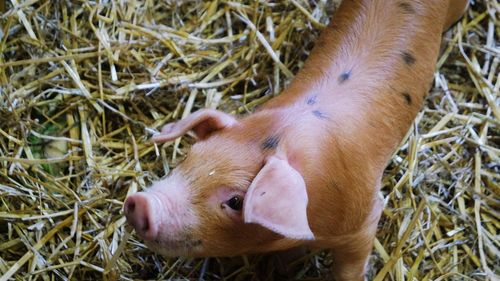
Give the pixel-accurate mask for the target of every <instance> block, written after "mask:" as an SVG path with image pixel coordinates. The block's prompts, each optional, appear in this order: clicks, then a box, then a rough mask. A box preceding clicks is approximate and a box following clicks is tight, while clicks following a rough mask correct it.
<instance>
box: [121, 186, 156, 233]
mask: <svg viewBox="0 0 500 281" xmlns="http://www.w3.org/2000/svg"><path fill="white" fill-rule="evenodd" d="M154 200H155V198H152V197H151V195H150V194H147V193H144V192H139V193H136V194H134V195H131V196H129V197H128V198H127V200H125V205H124V207H123V209H124V212H125V216H126V217H127V221H128V223H129V224H131V225H132V226H133V227H134V228H135V231H136V232H137V234H138V235H139V237H141V238H142V239H144V240H150V241H151V240H154V239H156V236H157V235H158V222H157V220H156V218H155V213H156V212H155V211H154V210H155V208H154V202H153V201H154Z"/></svg>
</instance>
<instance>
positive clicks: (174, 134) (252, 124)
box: [124, 0, 467, 280]
mask: <svg viewBox="0 0 500 281" xmlns="http://www.w3.org/2000/svg"><path fill="white" fill-rule="evenodd" d="M466 5H467V1H466V0H398V1H396V0H344V1H343V2H342V4H341V5H340V7H339V8H338V10H337V11H336V14H335V16H334V19H333V21H332V23H331V25H330V26H329V27H327V28H326V29H325V30H323V32H322V34H321V36H320V37H319V39H318V40H317V42H316V46H315V47H314V50H313V51H312V53H311V55H310V57H309V58H308V60H307V61H306V63H305V65H304V67H303V68H302V70H300V72H299V73H298V74H297V75H296V77H295V78H294V80H293V81H292V83H291V84H290V86H289V87H288V88H287V89H286V90H285V91H284V93H282V94H281V95H280V96H278V97H275V98H273V99H272V100H270V101H269V102H268V103H266V104H265V105H264V106H262V108H260V109H259V110H258V111H257V112H255V113H253V114H250V115H249V116H246V117H244V118H235V117H233V116H231V115H228V114H226V113H223V112H220V111H216V110H211V109H203V110H199V111H197V112H195V113H193V114H191V115H190V116H188V117H187V118H185V119H183V120H180V121H178V122H176V123H171V124H168V125H166V126H165V127H164V128H163V129H162V131H161V133H160V134H158V135H156V136H154V137H153V140H154V141H155V142H158V143H161V142H167V141H172V140H174V139H176V138H178V137H180V136H182V135H184V134H185V133H186V132H188V131H193V132H194V134H195V135H196V137H197V138H198V142H197V143H196V144H194V145H193V146H192V148H191V151H190V153H189V154H188V155H187V157H186V159H185V160H184V161H183V162H182V163H181V164H179V166H178V167H177V168H176V169H174V170H173V171H172V173H171V174H170V175H169V176H168V177H167V178H165V179H163V180H161V181H158V182H156V183H154V184H153V185H152V186H151V188H149V189H147V190H146V191H144V192H138V193H136V194H134V195H131V196H129V197H128V198H127V200H126V201H125V205H124V212H125V215H126V217H127V221H128V222H129V223H130V224H131V225H132V226H133V227H134V228H135V230H136V233H137V234H138V235H139V237H140V238H142V239H144V241H145V243H146V245H148V247H149V248H150V249H152V250H153V251H155V252H158V253H160V254H163V255H165V256H189V257H205V256H234V255H241V254H248V253H258V252H270V251H279V250H286V249H290V248H293V247H297V246H308V247H317V248H325V249H330V250H331V253H332V257H333V261H334V267H333V275H334V277H335V278H336V280H363V278H364V273H365V267H366V264H367V259H368V256H369V254H370V252H371V250H372V241H373V239H374V236H375V233H376V229H377V223H378V221H379V218H380V214H381V211H382V208H383V206H382V203H381V200H380V199H379V197H378V192H379V188H380V182H381V177H382V173H383V171H384V168H385V166H386V164H387V163H388V161H389V160H390V157H391V155H392V153H393V152H394V151H395V149H396V148H397V146H398V144H399V143H400V142H401V140H402V138H403V137H404V135H405V133H406V132H407V131H408V129H409V127H410V125H411V123H412V121H413V119H414V118H415V115H416V113H417V111H418V110H419V108H420V107H421V105H422V101H423V99H424V97H425V95H426V93H427V92H428V90H429V87H430V85H431V82H432V78H433V71H434V65H435V63H436V60H437V57H438V52H439V47H440V42H441V34H442V32H443V31H444V30H446V29H447V28H448V27H449V26H450V25H451V24H452V23H453V22H455V21H456V20H458V18H459V17H460V16H461V15H462V13H463V11H464V10H465V8H466Z"/></svg>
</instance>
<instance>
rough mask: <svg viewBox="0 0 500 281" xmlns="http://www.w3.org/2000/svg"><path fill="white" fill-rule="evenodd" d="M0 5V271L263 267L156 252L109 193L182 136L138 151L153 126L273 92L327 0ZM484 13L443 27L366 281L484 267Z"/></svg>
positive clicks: (152, 275) (264, 275)
mask: <svg viewBox="0 0 500 281" xmlns="http://www.w3.org/2000/svg"><path fill="white" fill-rule="evenodd" d="M346 1H347V0H346ZM7 2H8V3H5V1H0V9H3V11H2V14H0V51H1V52H0V276H1V277H0V281H3V280H7V279H9V278H10V279H15V280H66V279H68V280H69V279H73V280H95V279H103V278H104V279H109V280H115V279H123V280H130V279H169V278H172V279H177V278H179V279H186V280H187V279H189V280H193V279H194V280H196V279H198V278H200V279H205V280H219V279H226V280H272V279H273V278H276V277H275V276H276V275H275V274H274V273H273V267H272V266H270V265H271V264H272V263H271V262H270V261H271V258H270V257H267V256H248V257H236V258H225V259H218V258H210V259H164V258H162V257H159V256H156V255H154V254H152V253H151V252H150V251H149V250H148V249H146V248H145V246H144V245H143V244H142V243H141V241H140V240H138V239H137V238H136V236H135V235H134V234H133V233H129V232H127V230H126V225H127V224H126V222H125V219H124V217H123V212H122V203H123V201H124V198H125V197H126V196H127V194H131V193H134V192H136V191H138V190H141V189H143V188H145V187H147V186H148V184H149V183H151V181H153V180H155V179H158V178H160V177H162V176H164V175H165V174H166V173H167V172H168V171H169V169H170V168H171V167H174V166H175V164H176V163H178V162H179V160H181V159H182V156H183V154H184V152H185V151H186V150H187V149H188V148H189V145H190V143H192V139H190V138H189V137H186V138H183V139H182V141H180V142H177V143H173V144H172V143H170V144H166V145H163V146H155V145H153V144H152V143H150V142H149V141H148V138H149V137H150V136H151V133H152V132H154V131H155V130H159V129H160V128H161V126H162V125H163V124H165V123H166V122H168V121H171V120H175V119H179V118H181V117H182V116H186V115H187V114H189V113H190V112H193V111H195V110H197V109H199V108H203V107H212V108H219V109H221V110H224V111H227V112H231V113H235V114H245V113H247V112H251V111H252V110H253V108H254V107H255V106H256V105H259V104H262V103H264V102H265V101H266V100H268V99H269V98H270V97H272V96H273V95H277V94H279V93H280V91H281V90H283V88H284V87H285V86H286V84H287V82H288V81H290V79H291V78H292V77H293V74H294V73H296V72H297V71H298V69H300V67H301V65H302V63H303V61H304V60H305V59H306V58H307V55H308V53H309V52H310V50H311V48H312V46H313V45H314V40H315V38H316V37H317V35H318V34H319V31H320V30H321V29H322V28H323V27H324V25H325V24H326V23H327V22H328V20H329V16H330V15H331V13H332V11H333V10H334V9H335V7H336V6H337V4H338V3H337V2H338V1H337V2H335V3H333V2H332V1H331V0H329V1H326V0H316V1H304V0H289V1H240V0H234V1H223V0H220V1H217V0H213V1H194V0H192V1H189V0H188V1H174V0H172V1H170V0H165V1H152V0H130V1H122V0H106V1H87V0H80V1H68V0H66V1H63V0H57V1H49V0H27V1H21V0H11V1H7ZM499 13H500V6H499V3H498V1H497V0H488V1H474V3H473V4H472V5H471V6H470V9H469V10H468V11H467V14H466V16H465V17H464V18H463V19H462V20H461V21H460V22H459V23H458V25H457V26H456V27H454V28H453V29H452V30H451V31H449V32H447V33H446V35H445V39H444V41H443V55H442V56H441V58H440V60H439V62H438V64H437V67H436V73H435V83H434V88H433V89H432V91H431V92H430V94H429V96H428V98H427V99H426V102H425V105H424V107H423V108H422V110H421V112H420V114H419V115H418V117H417V119H416V121H415V125H414V127H413V128H412V129H411V130H410V132H409V134H408V136H407V138H406V139H405V141H404V142H403V143H402V145H401V147H400V149H399V150H398V151H397V153H396V154H395V155H394V157H393V159H392V161H391V163H390V164H389V167H388V169H387V172H386V175H385V177H384V179H383V190H382V194H381V196H383V197H384V198H385V202H386V207H385V211H384V214H383V217H382V220H381V222H380V230H379V233H378V238H377V240H376V241H375V246H374V250H373V256H372V259H371V264H370V267H369V276H370V278H369V279H370V280H371V279H373V280H494V279H497V278H498V274H500V264H499V263H500V262H499V261H500V258H499V256H500V255H499V246H500V241H499V239H498V235H499V233H498V228H499V224H500V222H499V219H498V218H499V199H500V198H499V193H500V186H499V182H500V173H499V170H500V134H499V131H500V127H499V126H500V97H499V95H498V94H499V87H500V79H499V62H500V61H499V59H500V48H499V44H498V42H497V39H498V31H499V29H500V21H499V16H500V14H499ZM360 176H362V175H360ZM330 263H331V262H330V258H329V256H328V254H327V253H326V252H321V251H320V252H312V253H310V254H309V255H307V256H305V257H303V258H302V259H300V260H298V261H297V262H296V265H297V266H296V267H295V268H294V269H293V274H292V276H291V277H288V278H290V279H291V278H294V279H300V280H321V279H325V278H327V276H328V268H329V266H330ZM273 276H274V277H273ZM285 279H286V278H285ZM497 280H498V279H497Z"/></svg>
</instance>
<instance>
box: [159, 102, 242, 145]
mask: <svg viewBox="0 0 500 281" xmlns="http://www.w3.org/2000/svg"><path fill="white" fill-rule="evenodd" d="M237 123H238V121H236V119H235V118H234V117H233V116H231V115H229V114H226V113H224V112H221V111H217V110H214V109H201V110H198V111H196V112H195V113H193V114H191V115H189V116H188V117H186V118H184V119H182V120H180V121H177V122H173V123H169V124H167V125H165V126H164V127H163V128H162V129H161V132H160V133H159V134H157V135H154V136H153V137H152V138H151V139H152V140H153V141H154V142H167V141H171V140H174V139H176V138H178V137H180V136H182V135H184V134H185V133H187V132H188V131H190V130H193V132H194V133H195V135H196V137H197V138H198V139H201V140H203V139H206V138H207V137H208V136H210V134H212V133H213V132H216V131H218V130H221V129H224V128H228V127H231V126H234V125H235V124H237Z"/></svg>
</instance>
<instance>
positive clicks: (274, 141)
mask: <svg viewBox="0 0 500 281" xmlns="http://www.w3.org/2000/svg"><path fill="white" fill-rule="evenodd" d="M279 142H280V138H279V137H278V136H270V137H267V138H266V139H265V140H264V142H263V143H262V149H263V150H267V149H274V148H276V147H277V146H278V144H279Z"/></svg>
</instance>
